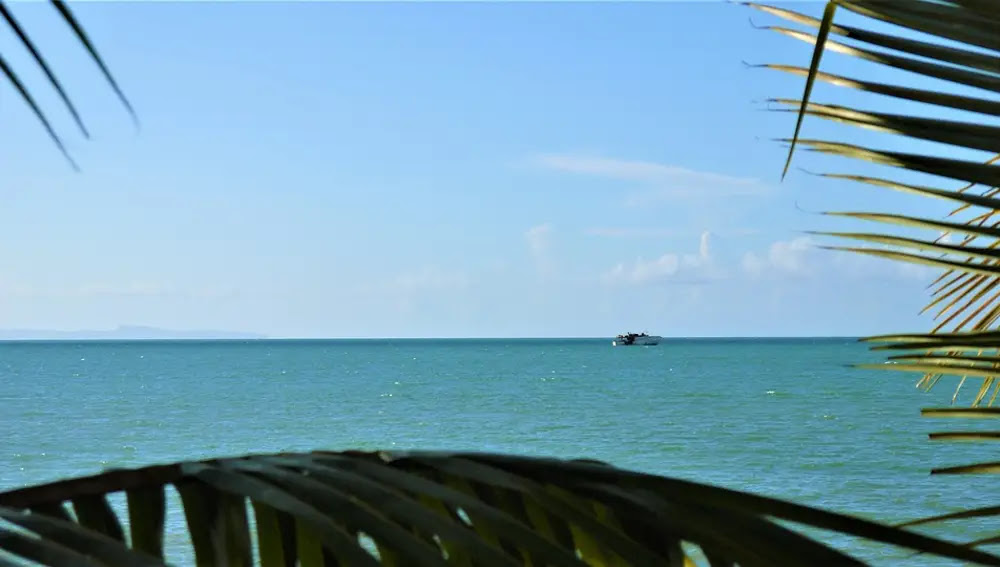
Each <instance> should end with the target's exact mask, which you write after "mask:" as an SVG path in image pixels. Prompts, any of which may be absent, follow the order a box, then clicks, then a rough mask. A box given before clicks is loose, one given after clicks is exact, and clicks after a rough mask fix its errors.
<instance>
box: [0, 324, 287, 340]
mask: <svg viewBox="0 0 1000 567" xmlns="http://www.w3.org/2000/svg"><path fill="white" fill-rule="evenodd" d="M266 338H267V337H266V336H265V335H259V334H256V333H242V332H236V331H176V330H171V329H159V328H156V327H142V326H137V325H119V326H118V328H117V329H111V330H104V331H91V330H82V331H51V330H40V329H0V340H101V339H104V340H109V339H121V340H143V339H266Z"/></svg>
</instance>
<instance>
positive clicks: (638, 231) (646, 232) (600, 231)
mask: <svg viewBox="0 0 1000 567" xmlns="http://www.w3.org/2000/svg"><path fill="white" fill-rule="evenodd" d="M584 232H585V233H586V234H588V235H590V236H602V237H605V238H668V237H671V236H681V235H693V234H697V232H695V231H691V230H685V229H679V228H642V227H593V228H588V229H586V230H584ZM758 232H760V231H758V230H756V229H751V228H745V229H741V228H737V229H731V230H726V231H717V230H713V231H712V234H716V235H719V236H723V235H726V236H749V235H751V234H757V233H758Z"/></svg>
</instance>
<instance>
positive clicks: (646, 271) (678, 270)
mask: <svg viewBox="0 0 1000 567" xmlns="http://www.w3.org/2000/svg"><path fill="white" fill-rule="evenodd" d="M710 240H711V233H710V232H708V231H705V232H703V233H702V235H701V239H700V241H699V244H698V253H697V254H676V253H673V252H668V253H667V254H664V255H662V256H660V257H659V258H655V259H652V260H644V259H642V258H637V259H636V261H635V262H633V263H631V264H625V263H621V264H618V265H617V266H615V267H614V268H612V269H611V270H609V271H608V272H606V273H605V274H604V275H603V276H602V281H603V282H604V283H606V284H609V285H650V284H656V283H703V282H705V281H708V280H712V279H718V278H719V277H721V274H722V272H721V270H720V269H719V267H718V266H716V265H715V262H714V260H713V258H712V251H711V245H710Z"/></svg>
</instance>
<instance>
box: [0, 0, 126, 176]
mask: <svg viewBox="0 0 1000 567" xmlns="http://www.w3.org/2000/svg"><path fill="white" fill-rule="evenodd" d="M51 1H52V5H53V6H54V7H55V8H56V10H57V11H58V13H59V15H60V17H61V18H62V19H63V20H64V21H65V22H66V23H67V24H68V25H69V26H70V28H71V29H72V30H73V33H74V34H75V35H76V36H77V38H78V39H79V40H80V42H81V43H82V44H83V46H84V48H85V49H86V50H87V52H88V53H89V54H90V56H91V58H92V59H93V60H94V62H95V63H96V64H97V66H98V67H99V68H100V70H101V72H102V73H103V74H104V77H105V78H106V79H107V81H108V83H109V84H110V85H111V88H112V89H113V90H114V91H115V94H117V95H118V98H119V100H121V102H122V104H123V105H124V106H125V108H126V109H127V110H128V112H129V114H130V115H131V117H132V120H133V121H134V122H135V123H136V124H138V119H137V117H136V114H135V111H134V110H133V108H132V105H131V104H130V103H129V101H128V99H127V98H126V97H125V94H124V93H123V92H122V90H121V88H120V87H119V86H118V83H117V82H116V81H115V79H114V78H113V77H112V75H111V72H110V71H109V70H108V68H107V65H105V63H104V61H103V60H102V59H101V57H100V55H99V54H98V52H97V49H96V48H95V47H94V45H93V44H92V43H91V41H90V38H89V37H88V36H87V34H86V32H84V30H83V28H82V27H81V26H80V24H79V22H77V20H76V18H75V17H74V16H73V13H72V12H71V11H70V10H69V7H68V6H67V5H66V4H65V3H64V2H62V0H51ZM0 19H3V21H4V22H5V23H6V24H7V26H8V27H9V28H10V29H11V31H13V32H14V34H15V35H16V36H17V38H18V40H20V42H21V44H22V45H23V46H24V48H25V49H26V50H27V51H28V52H29V53H30V54H31V57H32V59H33V60H34V62H35V64H36V65H38V67H39V68H40V69H41V70H42V72H43V73H44V74H45V76H46V78H47V79H48V81H49V84H50V85H51V86H52V87H53V88H54V89H55V91H56V92H57V93H58V94H59V98H60V99H61V100H62V101H63V103H64V104H65V106H66V108H67V110H68V111H69V113H70V115H71V116H72V117H73V120H74V121H75V122H76V124H77V126H78V127H79V128H80V131H81V132H82V133H83V136H84V137H85V138H89V137H90V133H89V132H88V131H87V128H86V126H84V124H83V119H82V118H81V117H80V114H79V112H78V111H77V109H76V106H75V105H74V104H73V102H72V100H71V99H70V96H69V95H68V94H67V93H66V90H65V88H64V87H63V85H62V83H61V82H60V81H59V79H58V77H57V75H56V73H55V72H54V71H53V70H52V68H51V66H50V65H49V64H48V62H46V60H45V58H44V57H43V56H42V54H41V52H40V51H39V49H38V47H37V46H36V44H35V42H34V41H32V39H31V37H30V36H29V34H28V33H27V31H25V29H24V28H23V27H22V26H21V24H20V23H19V22H18V21H17V18H15V17H14V14H13V13H12V12H11V10H10V9H9V8H8V6H7V5H6V4H5V3H4V2H3V1H2V0H0ZM0 74H2V76H3V77H5V78H6V79H7V80H8V81H10V82H11V84H12V85H13V86H14V89H15V90H16V91H17V92H18V94H19V95H20V96H21V98H22V99H23V100H24V102H25V103H26V104H27V105H28V107H29V108H30V109H31V111H32V113H34V115H35V117H36V118H38V120H39V122H41V124H42V126H43V127H44V128H45V131H46V133H48V135H49V137H50V138H51V139H52V141H53V142H54V143H55V145H56V147H57V148H59V151H60V152H62V154H63V156H65V157H66V159H67V160H68V161H69V163H70V165H71V166H72V167H73V169H75V170H79V167H78V166H77V164H76V162H74V161H73V159H72V158H71V157H70V155H69V152H68V151H67V149H66V145H65V144H64V143H63V140H62V138H61V137H60V136H59V135H58V134H57V133H56V130H55V128H54V127H53V125H52V121H51V120H50V119H49V118H48V116H47V115H46V113H45V112H44V111H43V110H42V108H41V107H40V106H39V104H38V102H37V101H36V99H35V97H34V96H32V94H31V89H29V88H28V86H27V85H25V84H24V82H23V81H22V80H21V78H20V75H19V74H18V73H17V71H16V70H15V69H13V68H12V67H11V65H10V64H9V63H8V62H7V60H6V59H4V58H3V56H2V55H0Z"/></svg>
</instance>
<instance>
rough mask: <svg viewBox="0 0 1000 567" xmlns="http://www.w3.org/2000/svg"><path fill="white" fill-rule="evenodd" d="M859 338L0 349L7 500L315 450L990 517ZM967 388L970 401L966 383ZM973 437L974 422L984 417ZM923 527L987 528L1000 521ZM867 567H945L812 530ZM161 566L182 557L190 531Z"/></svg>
mask: <svg viewBox="0 0 1000 567" xmlns="http://www.w3.org/2000/svg"><path fill="white" fill-rule="evenodd" d="M882 360H883V356H882V354H881V353H877V352H871V351H870V350H869V349H868V347H867V345H865V344H861V343H859V342H858V341H857V340H856V339H851V338H836V339H828V338H822V339H667V340H665V342H663V343H661V344H660V345H659V346H650V347H612V346H611V341H610V339H605V338H601V339H482V340H479V339H455V340H438V339H426V340H422V339H420V340H418V339H412V340H410V339H407V340H247V341H242V340H234V341H194V340H191V341H133V342H116V341H80V342H71V341H53V342H18V341H9V342H2V343H0V491H2V490H9V489H14V488H18V487H22V486H25V485H30V484H35V483H43V482H49V481H53V480H57V479H60V478H64V477H70V476H77V475H86V474H92V473H97V472H100V471H102V470H103V469H106V468H111V467H136V466H142V465H148V464H154V463H163V462H170V461H175V460H181V459H198V458H207V457H217V456H234V455H239V454H243V453H251V452H275V451H309V450H314V449H328V450H345V449H361V450H375V449H394V450H405V449H430V450H451V451H487V452H500V453H516V454H524V455H539V456H552V457H564V458H592V459H599V460H602V461H606V462H608V463H611V464H613V465H615V466H617V467H622V468H628V469H633V470H638V471H643V472H648V473H653V474H658V475H665V476H670V477H676V478H682V479H688V480H694V481H697V482H703V483H709V484H714V485H718V486H723V487H728V488H733V489H738V490H744V491H751V492H755V493H760V494H764V495H768V496H773V497H778V498H783V499H789V500H793V501H795V502H799V503H802V504H808V505H814V506H821V507H824V508H828V509H832V510H835V511H838V512H845V513H849V514H855V515H860V516H863V517H866V518H870V519H877V520H881V521H887V522H899V521H904V520H911V519H915V518H920V517H924V516H928V515H932V514H941V513H946V512H952V511H955V510H959V509H963V508H968V507H973V506H983V505H996V504H1000V497H998V496H997V493H998V491H997V490H996V487H997V486H998V485H997V484H996V483H997V480H996V477H992V476H986V477H984V476H957V475H948V476H943V475H935V476H931V475H930V469H931V468H933V467H941V466H951V465H960V464H968V463H973V462H979V461H988V460H995V459H996V456H995V455H996V452H995V450H994V449H993V448H992V447H991V446H989V445H984V444H981V443H942V442H932V441H929V440H928V437H927V434H928V433H929V432H931V431H940V430H961V429H968V428H971V427H981V424H977V423H975V422H974V421H972V420H962V421H963V422H956V421H955V420H941V419H938V420H934V419H930V418H925V417H921V415H920V408H921V407H928V406H933V407H940V406H946V405H948V404H949V403H950V401H951V396H952V392H953V390H954V386H955V385H956V384H957V381H952V382H948V381H947V380H943V381H942V383H941V384H939V385H938V386H937V387H936V388H935V389H934V390H932V391H931V392H929V393H928V392H923V391H921V390H918V389H917V388H916V387H915V384H916V380H917V379H918V378H919V377H918V376H916V375H911V374H908V373H902V372H887V371H880V370H860V369H857V368H853V367H852V365H854V364H858V363H866V362H881V361H882ZM967 388H971V389H972V390H975V387H967ZM986 425H989V424H988V423H987V424H986ZM925 531H927V532H928V533H933V534H936V535H940V536H942V537H948V538H951V539H954V540H961V541H968V540H971V539H975V538H979V537H984V536H989V535H995V534H996V533H1000V521H996V520H992V521H990V520H987V521H980V522H978V523H969V522H967V521H966V522H956V523H954V524H947V525H944V526H940V527H936V528H933V529H930V528H929V529H927V530H925ZM809 533H810V534H812V535H816V536H817V537H819V538H821V539H823V540H824V541H827V542H829V543H831V544H833V545H836V546H838V547H839V548H841V549H843V550H845V551H847V552H848V553H852V554H854V555H856V556H858V557H860V558H862V559H864V560H866V561H870V562H871V563H872V564H876V565H952V564H955V563H951V562H942V561H938V560H932V559H929V558H926V557H923V556H917V557H912V556H911V554H910V553H909V552H905V551H903V552H901V551H898V550H894V549H892V548H886V547H884V546H876V545H871V544H867V543H865V542H859V541H856V540H855V539H853V538H847V537H843V536H838V535H831V534H826V533H822V532H813V531H810V532H809ZM167 546H168V553H170V554H171V556H172V558H173V561H174V563H175V564H178V565H185V564H189V562H190V555H189V550H188V547H187V546H188V544H187V540H186V536H185V529H184V524H183V516H182V515H180V514H179V513H177V512H176V511H174V512H171V515H170V516H169V519H168V542H167Z"/></svg>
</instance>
